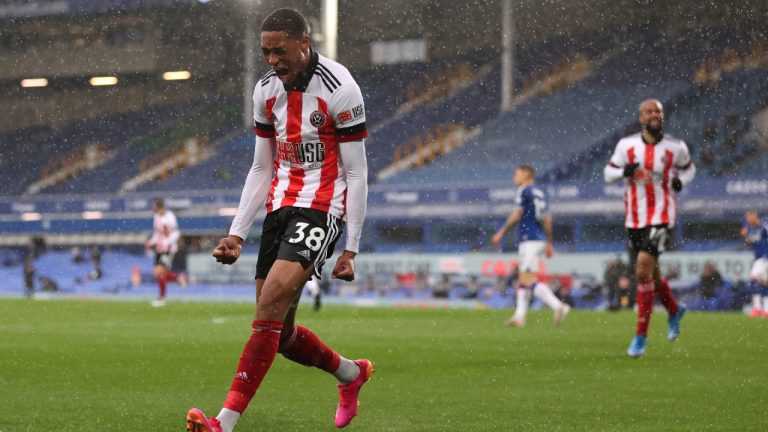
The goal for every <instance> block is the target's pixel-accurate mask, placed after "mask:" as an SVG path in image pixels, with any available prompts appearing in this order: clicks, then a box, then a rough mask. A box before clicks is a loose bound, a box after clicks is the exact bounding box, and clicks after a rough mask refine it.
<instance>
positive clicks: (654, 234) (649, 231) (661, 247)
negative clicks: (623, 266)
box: [627, 225, 672, 258]
mask: <svg viewBox="0 0 768 432" xmlns="http://www.w3.org/2000/svg"><path fill="white" fill-rule="evenodd" d="M627 234H629V242H628V244H627V247H628V250H629V254H630V257H632V258H637V254H638V253H640V252H641V251H642V252H648V253H649V254H651V255H653V257H654V258H658V257H659V255H661V253H662V252H664V251H665V250H667V249H668V248H669V247H670V246H671V244H672V236H671V232H670V229H669V227H667V226H666V225H654V226H649V227H645V228H627Z"/></svg>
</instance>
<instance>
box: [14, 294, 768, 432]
mask: <svg viewBox="0 0 768 432" xmlns="http://www.w3.org/2000/svg"><path fill="white" fill-rule="evenodd" d="M252 309H253V306H252V305H248V304H199V303H198V304H195V303H185V304H181V303H170V304H169V305H168V306H167V307H166V308H164V309H153V308H151V307H149V305H147V304H145V303H138V302H97V301H49V302H30V301H23V300H0V432H12V431H14V432H15V431H113V430H144V431H181V430H183V429H184V414H185V413H186V411H187V409H188V408H189V407H191V406H198V407H200V408H203V409H204V410H206V411H207V412H210V413H212V414H215V413H216V412H218V409H219V408H220V406H221V403H222V401H223V399H224V397H225V394H226V392H227V389H228V387H229V384H230V382H231V379H232V375H233V373H234V368H235V364H236V362H237V359H238V358H239V355H240V351H241V349H242V347H243V345H244V343H245V340H246V338H247V337H248V334H249V324H250V320H251V310H252ZM508 313H509V311H490V310H393V309H354V308H340V307H339V308H327V309H324V310H323V311H322V312H320V313H313V312H312V311H311V310H309V309H308V308H305V307H302V310H301V311H300V312H299V317H300V321H301V323H302V324H304V325H307V326H308V327H310V328H312V329H314V330H315V331H316V332H317V333H318V334H319V335H320V336H321V337H322V338H323V339H324V340H325V341H326V342H328V343H329V344H330V345H331V346H333V347H335V348H336V349H337V350H338V351H340V352H341V353H342V354H343V355H345V356H347V357H349V358H358V357H368V358H370V359H372V360H374V362H375V363H376V373H375V374H374V377H373V379H372V381H371V382H370V383H369V384H368V385H366V387H365V388H364V390H363V392H362V398H361V399H362V403H361V411H360V415H359V417H358V418H357V419H355V421H354V422H353V423H352V425H350V426H349V427H348V430H358V431H496V430H498V431H513V430H520V431H535V430H542V431H543V430H546V431H617V430H622V431H641V430H664V431H677V430H679V431H683V430H688V431H704V430H735V431H745V430H766V429H768V418H767V417H766V415H765V409H766V408H765V407H766V406H768V378H767V377H768V375H766V374H765V370H766V364H767V363H766V362H768V356H767V354H768V319H764V320H752V319H748V318H746V317H745V316H743V315H741V314H704V313H698V314H696V313H691V314H689V315H687V316H686V318H685V319H684V321H683V335H682V337H681V340H680V341H679V342H677V343H669V342H667V341H666V338H665V337H664V335H665V334H666V331H665V329H666V319H664V317H663V316H660V315H658V314H656V315H655V316H654V320H653V322H652V324H651V332H650V338H649V346H648V353H647V355H646V357H645V358H643V359H640V360H633V359H630V358H628V357H626V355H625V354H624V351H625V349H626V347H627V345H628V344H629V340H630V338H631V336H632V328H633V324H634V317H633V315H632V314H630V313H618V314H610V313H597V312H582V311H576V312H573V313H572V314H571V316H569V317H568V322H567V323H566V324H565V325H564V326H563V327H561V328H555V327H553V326H552V323H551V315H550V314H549V313H547V312H534V313H533V315H532V316H531V319H530V320H529V323H528V326H527V327H526V328H524V329H517V328H509V327H504V326H502V325H501V322H502V321H503V319H504V318H506V317H507V315H508ZM336 401H337V394H336V389H335V382H334V380H333V378H332V377H330V376H329V375H327V374H324V373H322V372H320V371H318V370H315V369H310V368H306V367H303V366H298V365H296V364H293V363H291V362H289V361H286V360H284V359H282V358H279V359H278V360H277V361H276V362H275V364H274V366H273V368H272V370H271V371H270V373H269V374H268V375H267V378H266V380H265V382H264V384H263V385H262V388H261V389H260V390H259V392H258V393H257V395H256V398H255V399H254V400H253V402H252V403H251V406H250V407H249V409H248V411H247V412H246V415H245V416H244V418H243V419H242V420H241V422H240V424H239V426H238V428H237V430H239V431H257V430H258V431H321V430H334V429H335V428H334V427H333V423H332V421H333V413H334V409H335V405H336Z"/></svg>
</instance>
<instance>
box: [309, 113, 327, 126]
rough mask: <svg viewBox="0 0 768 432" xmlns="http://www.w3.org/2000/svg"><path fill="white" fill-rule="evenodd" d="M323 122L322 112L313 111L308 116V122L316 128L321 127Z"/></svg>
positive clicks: (323, 115)
mask: <svg viewBox="0 0 768 432" xmlns="http://www.w3.org/2000/svg"><path fill="white" fill-rule="evenodd" d="M325 121H326V120H325V114H324V113H323V112H322V111H314V112H313V113H312V114H310V115H309V122H310V123H312V126H314V127H316V128H320V127H323V125H325Z"/></svg>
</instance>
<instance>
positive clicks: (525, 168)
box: [517, 164, 536, 178]
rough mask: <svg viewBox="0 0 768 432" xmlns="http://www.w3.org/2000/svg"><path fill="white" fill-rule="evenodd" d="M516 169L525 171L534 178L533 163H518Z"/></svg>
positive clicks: (534, 169)
mask: <svg viewBox="0 0 768 432" xmlns="http://www.w3.org/2000/svg"><path fill="white" fill-rule="evenodd" d="M517 169H519V170H520V171H525V172H527V173H528V175H529V176H531V178H536V168H534V167H533V165H528V164H523V165H518V166H517Z"/></svg>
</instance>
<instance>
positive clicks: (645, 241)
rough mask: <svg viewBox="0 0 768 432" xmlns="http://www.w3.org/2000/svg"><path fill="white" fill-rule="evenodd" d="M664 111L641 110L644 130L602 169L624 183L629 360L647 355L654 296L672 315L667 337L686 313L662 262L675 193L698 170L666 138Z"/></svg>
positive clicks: (651, 104) (651, 103)
mask: <svg viewBox="0 0 768 432" xmlns="http://www.w3.org/2000/svg"><path fill="white" fill-rule="evenodd" d="M663 125H664V111H663V107H662V105H661V102H659V101H658V100H656V99H648V100H645V101H643V102H642V103H641V104H640V126H641V127H642V130H641V132H640V133H636V134H633V135H630V136H627V137H624V138H622V139H621V140H619V143H618V144H617V145H616V150H615V151H614V153H613V156H611V160H610V161H609V162H608V165H606V167H605V169H604V175H605V180H606V181H607V182H615V181H618V180H622V179H623V181H624V184H625V188H624V202H625V203H626V206H625V207H626V212H625V227H626V229H627V235H628V236H629V242H628V248H629V251H628V252H629V257H630V262H631V264H630V265H631V266H632V267H634V268H635V273H636V277H637V332H636V334H635V337H634V338H633V339H632V342H631V344H630V346H629V348H628V349H627V354H629V355H630V356H631V357H640V356H641V355H643V354H644V353H645V346H646V338H647V336H648V324H649V322H650V320H651V311H652V310H653V299H654V293H655V294H656V295H658V297H659V300H660V301H661V303H662V304H663V305H664V307H665V308H666V309H667V312H668V313H669V319H668V333H667V337H668V339H669V340H670V341H674V340H677V338H678V337H679V335H680V320H681V319H682V317H683V314H684V313H685V308H684V307H683V306H682V305H678V304H677V301H676V300H675V298H674V296H673V295H672V291H671V290H670V288H669V283H668V282H667V280H666V279H664V278H662V277H661V274H660V272H659V265H658V258H659V255H661V253H662V252H664V250H665V249H666V247H667V244H668V242H669V241H670V237H669V236H670V234H671V228H672V227H673V226H674V225H675V222H676V219H677V200H676V198H675V193H677V192H680V191H681V190H682V189H683V186H684V185H687V184H688V183H690V182H691V181H692V180H693V177H694V176H695V175H696V166H695V165H694V164H693V160H692V159H691V155H690V154H689V152H688V146H686V144H685V143H684V142H683V141H681V140H679V139H676V138H673V137H671V136H668V135H664V133H663Z"/></svg>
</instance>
